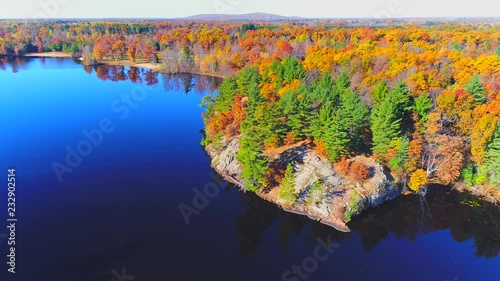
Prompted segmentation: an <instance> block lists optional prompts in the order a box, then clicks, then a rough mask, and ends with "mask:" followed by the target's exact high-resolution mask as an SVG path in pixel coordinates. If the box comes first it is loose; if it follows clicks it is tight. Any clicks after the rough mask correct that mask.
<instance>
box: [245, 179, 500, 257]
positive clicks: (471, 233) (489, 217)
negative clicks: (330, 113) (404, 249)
mask: <svg viewBox="0 0 500 281" xmlns="http://www.w3.org/2000/svg"><path fill="white" fill-rule="evenodd" d="M240 197H241V200H242V202H243V204H244V205H245V206H246V209H245V211H244V212H243V214H241V215H240V216H238V218H237V233H238V238H239V243H240V250H241V254H242V255H243V256H244V257H246V258H248V257H250V256H251V255H252V253H254V252H255V250H256V248H257V246H258V245H259V243H260V242H261V241H262V239H263V236H264V232H265V230H266V229H267V228H269V227H270V226H271V225H272V224H273V221H274V220H275V219H277V218H279V222H278V238H279V241H280V244H281V248H282V250H283V251H284V252H287V250H288V248H289V246H290V241H291V239H292V236H294V235H295V236H299V235H300V234H301V233H302V232H303V231H307V233H305V234H306V238H307V241H308V243H310V244H314V243H317V242H316V239H317V238H318V237H328V236H329V235H330V236H331V237H332V240H333V241H335V242H337V243H341V242H342V241H344V240H346V239H349V238H352V237H353V236H354V234H356V235H358V236H360V238H361V243H362V244H363V247H364V249H365V250H366V251H370V250H371V249H372V248H373V247H375V246H376V245H377V244H379V243H380V242H382V241H383V240H384V239H388V238H389V236H390V234H393V235H394V236H396V237H398V238H403V237H406V238H408V239H409V240H410V241H417V239H418V236H421V235H425V234H428V233H432V232H436V231H442V230H447V229H449V231H450V235H451V236H452V237H453V239H454V240H455V241H457V242H465V241H468V240H469V239H472V240H473V241H474V245H475V248H476V256H478V257H486V258H493V257H496V256H497V255H498V253H499V251H500V209H499V208H498V206H495V205H494V204H491V203H487V202H482V201H480V200H478V199H477V198H475V197H474V196H471V195H467V194H461V193H459V192H456V191H450V190H449V189H448V188H445V187H433V188H432V191H430V192H429V193H428V194H427V197H426V201H427V205H428V211H430V214H431V215H429V214H427V213H426V212H423V211H422V209H421V207H422V206H421V200H420V198H419V197H418V196H406V197H403V198H400V199H397V200H395V201H392V202H388V203H386V204H385V205H383V206H382V207H380V208H377V209H372V210H369V211H367V212H365V213H364V214H363V215H361V216H360V217H357V218H355V219H354V220H353V221H352V222H351V223H350V224H349V226H350V228H351V230H352V233H341V232H339V231H336V230H335V229H333V228H331V227H329V226H326V225H323V224H321V223H319V222H315V221H312V220H310V219H308V218H306V217H302V216H298V215H294V214H290V213H286V212H284V211H282V210H280V209H279V208H277V207H276V206H275V205H273V204H271V203H268V202H265V201H264V200H262V199H260V198H257V197H256V196H255V195H253V194H250V195H249V194H242V195H241V196H240Z"/></svg>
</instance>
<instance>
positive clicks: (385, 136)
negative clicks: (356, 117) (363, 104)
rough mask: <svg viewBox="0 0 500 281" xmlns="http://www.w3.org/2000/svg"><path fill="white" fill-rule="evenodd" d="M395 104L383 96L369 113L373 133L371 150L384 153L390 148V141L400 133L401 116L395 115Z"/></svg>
mask: <svg viewBox="0 0 500 281" xmlns="http://www.w3.org/2000/svg"><path fill="white" fill-rule="evenodd" d="M395 106H396V105H395V104H393V103H392V101H391V99H389V98H385V99H384V100H383V101H382V103H381V104H379V105H377V104H376V105H375V106H374V107H373V110H372V113H371V130H372V134H373V147H372V151H373V153H375V154H382V155H383V154H385V153H386V152H387V150H388V149H389V148H391V142H392V141H393V140H396V139H398V138H399V137H400V135H401V118H398V116H397V114H396V113H397V110H395Z"/></svg>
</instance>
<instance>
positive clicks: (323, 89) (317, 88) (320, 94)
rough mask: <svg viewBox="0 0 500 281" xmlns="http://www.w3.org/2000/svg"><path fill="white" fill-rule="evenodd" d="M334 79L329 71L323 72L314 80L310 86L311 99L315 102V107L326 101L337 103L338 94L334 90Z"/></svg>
mask: <svg viewBox="0 0 500 281" xmlns="http://www.w3.org/2000/svg"><path fill="white" fill-rule="evenodd" d="M334 85H335V83H334V81H333V79H332V76H331V75H330V74H329V73H325V74H324V75H323V77H322V78H321V79H319V80H318V81H316V82H315V83H314V84H313V85H312V86H311V90H310V92H311V99H312V102H313V103H316V107H320V106H322V105H323V104H325V103H326V102H328V101H331V102H333V104H335V105H337V104H338V102H339V95H338V93H337V91H334Z"/></svg>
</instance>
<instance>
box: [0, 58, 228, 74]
mask: <svg viewBox="0 0 500 281" xmlns="http://www.w3.org/2000/svg"><path fill="white" fill-rule="evenodd" d="M6 56H12V57H16V55H14V54H12V55H6ZM17 57H21V58H22V57H25V58H73V59H79V58H78V57H75V56H73V55H71V54H69V53H64V52H43V53H26V54H22V55H19V56H17ZM97 64H104V65H114V66H129V67H137V68H146V69H151V70H153V71H155V72H159V73H165V74H183V73H184V74H194V75H204V76H210V77H216V78H221V79H224V78H226V77H227V76H225V75H222V74H217V73H203V72H199V71H183V72H176V73H173V72H167V71H165V68H164V67H163V64H161V63H156V64H155V63H152V62H133V61H131V60H106V61H102V62H99V63H97Z"/></svg>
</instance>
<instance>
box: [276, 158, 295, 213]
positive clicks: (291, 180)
mask: <svg viewBox="0 0 500 281" xmlns="http://www.w3.org/2000/svg"><path fill="white" fill-rule="evenodd" d="M278 197H279V199H280V200H283V201H284V202H285V205H286V206H287V207H290V206H292V205H293V204H294V203H295V201H296V200H297V195H296V194H295V177H294V176H293V166H292V164H288V166H287V167H286V171H285V177H284V178H283V180H282V181H281V187H280V190H279V192H278Z"/></svg>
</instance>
